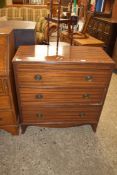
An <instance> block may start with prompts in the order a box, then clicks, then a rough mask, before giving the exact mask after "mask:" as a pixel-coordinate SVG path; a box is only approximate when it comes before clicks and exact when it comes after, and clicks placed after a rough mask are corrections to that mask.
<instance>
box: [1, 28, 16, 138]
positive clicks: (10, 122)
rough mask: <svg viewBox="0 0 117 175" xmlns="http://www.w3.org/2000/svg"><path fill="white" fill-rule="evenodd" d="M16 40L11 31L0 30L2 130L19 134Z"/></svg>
mask: <svg viewBox="0 0 117 175" xmlns="http://www.w3.org/2000/svg"><path fill="white" fill-rule="evenodd" d="M13 55H14V38H13V32H12V31H11V30H10V29H6V30H5V31H2V30H0V129H4V130H6V131H8V132H10V133H12V134H14V135H15V134H18V132H19V129H18V128H19V126H18V118H17V116H18V112H17V111H18V110H17V101H16V93H15V92H16V91H15V88H14V87H15V84H14V78H13V69H12V64H11V59H12V58H13Z"/></svg>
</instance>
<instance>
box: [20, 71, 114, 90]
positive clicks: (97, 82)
mask: <svg viewBox="0 0 117 175" xmlns="http://www.w3.org/2000/svg"><path fill="white" fill-rule="evenodd" d="M110 76H111V73H109V70H97V71H94V70H91V71H90V70H89V71H85V70H77V71H76V70H75V71H71V70H57V71H56V70H40V71H34V70H33V71H32V70H31V71H30V70H27V71H26V72H25V71H18V72H17V78H18V81H19V86H20V87H24V86H57V87H66V86H67V87H83V86H87V87H92V86H93V87H94V86H95V87H97V86H98V87H105V86H107V84H108V83H109V80H110Z"/></svg>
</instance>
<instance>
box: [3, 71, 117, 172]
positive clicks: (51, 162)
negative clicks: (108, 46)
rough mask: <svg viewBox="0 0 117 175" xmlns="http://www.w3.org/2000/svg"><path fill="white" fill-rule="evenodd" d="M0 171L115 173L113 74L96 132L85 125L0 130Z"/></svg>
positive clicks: (116, 84) (116, 85) (116, 82)
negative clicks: (15, 131) (17, 131)
mask: <svg viewBox="0 0 117 175" xmlns="http://www.w3.org/2000/svg"><path fill="white" fill-rule="evenodd" d="M0 175H117V74H113V77H112V80H111V84H110V87H109V91H108V95H107V98H106V101H105V104H104V108H103V111H102V114H101V118H100V121H99V125H98V129H97V132H96V133H94V132H93V131H92V129H91V127H90V126H89V125H86V126H79V127H73V128H63V129H52V128H50V129H49V128H40V127H34V126H33V127H29V128H28V129H27V131H26V133H25V134H24V135H20V136H11V135H10V134H9V133H7V132H5V131H0Z"/></svg>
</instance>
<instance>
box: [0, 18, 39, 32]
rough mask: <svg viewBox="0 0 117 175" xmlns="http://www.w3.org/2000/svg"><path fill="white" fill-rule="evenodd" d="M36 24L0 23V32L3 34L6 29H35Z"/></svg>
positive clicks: (30, 22)
mask: <svg viewBox="0 0 117 175" xmlns="http://www.w3.org/2000/svg"><path fill="white" fill-rule="evenodd" d="M35 25H36V22H32V21H15V20H10V21H1V22H0V32H1V31H3V30H4V33H5V31H6V30H7V29H9V30H11V29H12V30H13V29H32V30H34V29H35Z"/></svg>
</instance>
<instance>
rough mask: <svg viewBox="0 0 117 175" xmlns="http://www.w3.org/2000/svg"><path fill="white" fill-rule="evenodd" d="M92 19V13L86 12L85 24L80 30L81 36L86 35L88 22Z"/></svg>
mask: <svg viewBox="0 0 117 175" xmlns="http://www.w3.org/2000/svg"><path fill="white" fill-rule="evenodd" d="M92 17H93V13H92V12H88V13H87V15H86V19H85V23H84V26H83V29H82V31H81V33H83V34H85V33H86V31H87V27H88V25H89V22H90V20H91V18H92Z"/></svg>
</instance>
